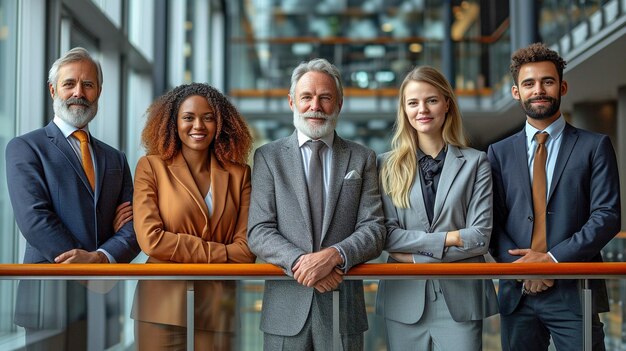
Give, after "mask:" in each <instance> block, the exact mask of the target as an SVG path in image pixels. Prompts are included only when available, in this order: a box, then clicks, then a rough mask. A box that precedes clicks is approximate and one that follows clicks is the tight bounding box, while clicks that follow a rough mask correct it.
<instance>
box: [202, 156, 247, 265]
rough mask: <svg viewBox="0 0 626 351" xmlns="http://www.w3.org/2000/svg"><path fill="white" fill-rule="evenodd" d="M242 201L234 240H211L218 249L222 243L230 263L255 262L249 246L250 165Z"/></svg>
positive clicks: (243, 183) (242, 184)
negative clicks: (224, 242) (221, 242)
mask: <svg viewBox="0 0 626 351" xmlns="http://www.w3.org/2000/svg"><path fill="white" fill-rule="evenodd" d="M239 191H241V202H240V204H239V211H238V213H237V222H236V224H235V234H234V238H233V242H232V243H230V244H220V243H215V242H211V243H210V244H209V245H210V246H214V247H215V248H216V249H217V247H218V245H221V246H222V247H223V249H224V251H225V253H226V262H228V263H253V262H254V259H255V257H254V254H252V252H251V251H250V248H249V247H248V237H247V233H246V232H247V230H248V212H249V210H250V191H251V183H250V167H249V166H248V165H246V167H245V172H244V176H243V182H242V183H241V188H240V189H239Z"/></svg>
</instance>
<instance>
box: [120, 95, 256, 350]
mask: <svg viewBox="0 0 626 351" xmlns="http://www.w3.org/2000/svg"><path fill="white" fill-rule="evenodd" d="M147 115H148V120H147V122H146V126H145V128H144V130H143V133H142V143H143V145H144V146H145V148H146V151H147V152H146V153H147V155H146V156H144V157H142V158H141V159H140V160H139V162H138V164H137V169H136V171H135V190H134V197H133V211H134V220H135V232H136V234H137V241H138V242H139V245H140V246H141V249H142V250H143V251H144V252H145V253H146V254H147V255H148V256H149V258H148V263H251V262H254V260H255V257H254V255H253V254H252V253H251V252H250V250H249V249H248V244H247V238H246V230H247V225H248V207H249V205H250V167H249V166H248V165H247V164H246V163H245V162H246V159H247V156H248V153H249V152H250V146H251V143H252V140H251V139H252V138H251V137H250V133H249V131H248V127H247V125H246V123H245V121H244V120H243V118H242V117H241V115H240V114H239V112H237V110H236V109H235V107H234V106H233V105H232V104H231V103H230V102H229V101H228V99H227V98H226V97H225V96H224V95H222V94H221V93H220V92H219V91H217V90H216V89H215V88H213V87H211V86H209V85H206V84H197V83H193V84H188V85H181V86H178V87H176V88H174V89H173V90H172V91H170V92H168V93H166V94H165V95H163V96H162V97H160V98H159V99H157V100H156V101H155V102H153V103H152V105H151V106H150V107H149V108H148V111H147ZM193 284H194V290H195V306H194V311H195V319H194V328H195V331H194V332H195V348H196V349H198V350H228V349H230V348H231V347H232V345H231V344H232V341H233V337H234V325H233V322H234V314H235V306H236V302H235V282H230V281H229V282H225V281H195V282H193ZM186 292H187V282H185V281H148V280H144V281H140V282H139V283H138V286H137V291H136V293H135V301H134V305H133V311H132V317H133V318H134V319H135V321H136V322H135V333H136V343H137V349H138V350H163V349H167V350H184V349H186V346H185V345H186V333H187V331H186V312H185V311H186V310H185V306H186Z"/></svg>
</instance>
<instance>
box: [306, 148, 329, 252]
mask: <svg viewBox="0 0 626 351" xmlns="http://www.w3.org/2000/svg"><path fill="white" fill-rule="evenodd" d="M324 146H326V145H325V144H324V143H323V142H322V141H309V147H310V148H311V159H310V160H309V174H308V179H307V187H308V190H309V206H310V207H311V222H312V223H313V251H319V250H320V245H321V240H322V223H323V221H324V170H323V166H322V157H321V156H320V150H322V148H324Z"/></svg>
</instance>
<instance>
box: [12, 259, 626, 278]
mask: <svg viewBox="0 0 626 351" xmlns="http://www.w3.org/2000/svg"><path fill="white" fill-rule="evenodd" d="M284 275H285V274H284V273H283V271H282V270H281V269H280V268H278V267H276V266H274V265H271V264H68V265H60V264H0V279H1V278H8V277H57V276H62V277H74V276H76V277H80V276H90V277H111V278H119V277H140V276H144V277H150V276H152V277H153V276H172V277H176V276H184V277H188V276H197V277H201V276H214V277H229V276H233V277H236V276H242V277H262V276H268V277H283V276H284ZM528 275H558V276H577V277H578V276H590V277H593V276H621V275H624V276H625V278H626V262H608V263H558V264H541V263H521V264H510V263H509V264H506V263H452V264H451V263H433V264H391V263H366V264H362V265H359V266H356V267H354V268H352V269H351V270H350V272H349V273H348V276H359V277H367V276H376V277H380V276H388V277H398V276H409V277H410V276H444V277H445V276H468V278H471V277H472V276H494V277H498V276H528Z"/></svg>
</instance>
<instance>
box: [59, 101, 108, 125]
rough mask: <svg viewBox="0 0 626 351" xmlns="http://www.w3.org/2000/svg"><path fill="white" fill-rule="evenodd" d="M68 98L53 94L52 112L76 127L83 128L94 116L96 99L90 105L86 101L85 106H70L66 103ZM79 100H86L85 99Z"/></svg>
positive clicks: (96, 110) (96, 106)
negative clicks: (64, 98)
mask: <svg viewBox="0 0 626 351" xmlns="http://www.w3.org/2000/svg"><path fill="white" fill-rule="evenodd" d="M70 99H72V98H70ZM70 99H67V100H63V99H62V98H61V97H59V96H58V95H57V96H55V97H54V102H53V108H54V114H55V115H56V116H58V117H59V118H60V119H62V120H64V121H65V122H67V123H69V124H71V125H72V126H74V127H76V128H83V127H84V126H86V125H87V124H89V122H91V121H92V120H93V119H94V117H96V113H98V100H96V101H94V102H93V103H91V104H90V105H89V103H88V102H87V104H88V105H87V106H81V107H79V106H73V107H71V108H70V107H69V106H68V103H67V102H68V100H70ZM81 100H83V101H86V100H85V99H81Z"/></svg>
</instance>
